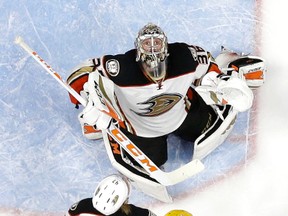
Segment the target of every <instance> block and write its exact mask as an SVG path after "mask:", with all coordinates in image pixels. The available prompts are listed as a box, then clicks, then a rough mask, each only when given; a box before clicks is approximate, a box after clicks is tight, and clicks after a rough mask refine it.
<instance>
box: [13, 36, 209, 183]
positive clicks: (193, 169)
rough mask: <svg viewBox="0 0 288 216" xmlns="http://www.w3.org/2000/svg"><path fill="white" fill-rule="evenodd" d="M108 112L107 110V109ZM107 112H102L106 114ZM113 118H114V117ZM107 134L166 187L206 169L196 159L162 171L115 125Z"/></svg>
mask: <svg viewBox="0 0 288 216" xmlns="http://www.w3.org/2000/svg"><path fill="white" fill-rule="evenodd" d="M15 43H16V44H18V45H19V46H21V47H22V48H23V49H24V50H25V51H26V52H27V53H29V54H30V55H31V56H32V57H33V58H34V59H35V60H36V61H37V62H38V63H39V64H40V65H41V66H42V67H43V68H44V69H45V70H46V71H47V72H48V73H49V74H50V75H51V76H52V77H53V78H54V79H56V80H57V81H58V82H59V83H60V84H61V85H62V86H63V87H64V88H65V89H66V90H67V91H68V92H69V93H70V94H71V95H73V96H74V97H75V98H76V99H77V100H78V101H79V102H80V103H81V104H82V105H83V106H84V107H85V106H86V104H87V101H86V100H85V99H84V98H82V97H81V96H80V95H79V94H78V93H77V92H76V91H75V90H74V89H73V88H72V87H70V86H69V85H68V84H67V83H66V82H65V81H64V80H63V79H62V78H61V76H60V75H59V74H58V73H57V72H56V71H54V70H53V68H52V67H51V66H50V65H49V64H47V63H46V62H45V61H44V60H43V58H41V57H40V56H39V55H38V54H37V53H36V52H35V51H33V50H32V49H31V48H30V47H29V46H28V45H27V44H26V43H25V42H24V40H23V39H22V38H21V37H19V36H18V37H16V39H15ZM105 110H107V109H105ZM105 110H100V111H102V112H104V113H106V114H109V113H108V112H105ZM112 117H113V116H112ZM106 132H107V133H108V134H109V135H110V136H112V137H113V138H114V139H115V140H116V141H117V142H118V144H119V145H120V146H121V147H122V148H124V149H125V150H126V151H127V152H128V154H130V155H131V157H133V158H134V159H135V161H137V163H139V165H140V166H141V167H143V168H144V169H145V171H146V172H147V173H148V174H149V176H150V177H152V178H154V179H155V180H156V181H158V182H159V183H160V184H162V185H164V186H169V185H174V184H177V183H179V182H182V181H184V180H186V179H187V178H189V177H191V176H193V175H195V174H197V173H199V172H201V171H202V170H203V169H204V165H203V163H202V162H201V161H200V160H198V159H196V160H192V161H190V162H189V163H187V164H186V165H184V166H181V167H179V168H178V169H176V170H173V171H171V172H164V171H162V170H161V169H160V168H159V167H158V166H157V165H155V164H154V162H153V161H152V160H151V159H149V157H147V156H146V155H145V154H144V153H143V152H142V151H141V150H140V149H139V148H138V147H137V146H136V145H135V144H134V143H133V142H132V141H131V140H129V139H128V138H127V136H126V135H125V134H123V133H122V132H121V131H120V130H119V128H117V127H116V126H115V124H110V126H109V128H108V129H106Z"/></svg>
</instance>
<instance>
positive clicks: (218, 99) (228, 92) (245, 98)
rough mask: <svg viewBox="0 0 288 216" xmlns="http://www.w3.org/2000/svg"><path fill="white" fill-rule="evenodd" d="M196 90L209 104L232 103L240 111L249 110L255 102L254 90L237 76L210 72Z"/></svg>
mask: <svg viewBox="0 0 288 216" xmlns="http://www.w3.org/2000/svg"><path fill="white" fill-rule="evenodd" d="M195 90H196V91H197V92H198V93H199V94H200V96H201V97H202V98H203V99H204V101H205V102H206V103H207V104H209V105H212V104H217V105H225V104H230V105H232V106H233V107H234V109H235V110H237V111H239V112H244V111H246V110H248V109H249V108H250V107H251V106H252V103H253V92H252V90H251V89H250V88H249V87H248V86H247V84H246V82H245V81H244V80H242V79H239V78H238V77H237V76H228V75H224V74H221V75H219V74H218V73H216V72H215V73H214V72H210V73H208V74H206V75H205V76H204V78H203V80H202V83H201V86H198V87H196V88H195Z"/></svg>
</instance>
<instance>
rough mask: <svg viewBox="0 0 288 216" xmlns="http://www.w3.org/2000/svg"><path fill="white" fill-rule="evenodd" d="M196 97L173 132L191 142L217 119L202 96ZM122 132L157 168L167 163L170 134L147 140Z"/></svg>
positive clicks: (135, 163)
mask: <svg viewBox="0 0 288 216" xmlns="http://www.w3.org/2000/svg"><path fill="white" fill-rule="evenodd" d="M195 96H196V97H194V98H193V103H192V106H191V108H190V110H189V112H188V114H187V117H186V118H185V120H184V122H183V123H182V124H181V126H180V127H179V128H178V129H177V130H176V131H174V132H173V134H174V135H176V136H178V137H180V138H182V139H184V140H187V141H191V142H194V141H195V140H196V139H197V138H198V137H199V136H200V135H201V134H202V133H204V132H205V131H206V130H207V129H208V128H209V127H210V126H211V125H212V124H213V123H214V122H215V121H216V119H217V115H216V113H215V111H214V109H213V108H212V107H211V106H209V105H207V104H206V103H205V102H204V101H203V100H202V98H201V97H200V96H198V97H197V95H195ZM121 131H122V132H123V133H125V135H127V137H128V138H129V139H131V141H132V142H133V143H135V144H136V145H137V146H138V147H139V148H140V149H141V150H142V151H143V152H144V153H145V154H146V155H147V156H148V157H149V158H150V159H151V160H152V161H153V162H154V163H155V164H156V165H157V166H161V165H163V164H164V163H165V162H166V161H167V154H168V153H167V138H168V135H169V134H167V135H165V136H160V137H153V138H146V137H139V136H136V135H133V134H131V133H129V132H127V131H125V130H124V129H122V128H121ZM126 156H127V157H128V158H129V159H130V161H131V162H132V163H133V164H134V165H138V164H137V162H135V161H134V160H133V158H132V157H131V156H130V155H128V154H126Z"/></svg>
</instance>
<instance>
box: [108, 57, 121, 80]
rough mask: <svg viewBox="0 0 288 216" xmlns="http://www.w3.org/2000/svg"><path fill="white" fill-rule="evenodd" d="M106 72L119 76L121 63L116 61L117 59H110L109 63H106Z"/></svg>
mask: <svg viewBox="0 0 288 216" xmlns="http://www.w3.org/2000/svg"><path fill="white" fill-rule="evenodd" d="M105 67H106V70H107V72H108V73H109V75H111V76H113V77H115V76H117V75H118V74H119V71H120V64H119V61H118V60H116V59H109V60H108V61H107V62H106V65H105Z"/></svg>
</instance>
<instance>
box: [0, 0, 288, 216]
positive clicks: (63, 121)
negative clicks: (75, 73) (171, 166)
mask: <svg viewBox="0 0 288 216" xmlns="http://www.w3.org/2000/svg"><path fill="white" fill-rule="evenodd" d="M259 2H261V1H252V0H245V1H243V0H242V1H241V0H233V1H227V0H218V1H215V0H210V1H193V0H191V1H180V0H175V1H168V0H162V1H143V0H136V1H134V0H126V1H116V0H100V1H98V0H73V1H63V0H50V1H46V0H41V1H40V0H39V1H28V0H11V1H5V0H0V12H1V13H0V35H1V36H0V72H1V76H0V81H1V85H0V92H1V96H0V110H1V111H0V112H1V115H0V122H1V123H0V137H1V143H0V182H1V185H0V214H1V212H5V213H3V215H9V214H11V215H17V214H20V213H19V212H22V210H23V211H24V212H28V211H36V212H39V211H40V212H51V215H52V212H54V213H55V212H56V213H57V212H59V214H58V215H63V214H62V212H64V211H66V210H67V209H68V208H69V207H70V205H71V204H72V203H73V202H75V201H77V200H79V199H81V198H85V197H88V196H91V193H92V192H93V190H94V187H95V186H96V185H97V183H98V182H99V181H100V180H101V179H102V178H103V177H105V176H107V175H108V174H111V173H114V172H115V170H114V169H113V168H112V166H111V165H110V162H109V159H108V156H107V155H106V152H105V148H104V144H103V142H102V141H97V142H95V141H88V140H86V139H85V138H83V137H82V135H81V130H80V126H79V123H78V120H77V115H78V112H79V110H76V109H74V107H73V105H72V104H71V103H70V102H69V99H68V94H67V92H65V90H64V89H63V88H62V87H61V86H60V85H59V84H58V83H57V82H55V80H54V79H53V78H52V77H50V76H49V75H48V74H47V73H46V72H45V71H44V70H43V68H41V67H40V66H39V65H38V63H37V62H35V60H34V59H32V58H31V57H29V55H28V54H27V53H25V52H24V51H23V50H22V49H21V48H20V47H18V46H16V45H15V44H14V43H13V40H14V38H15V37H16V36H18V35H20V36H22V37H23V38H24V40H25V41H26V42H27V43H28V44H29V45H30V46H31V47H32V48H33V49H34V50H36V51H37V52H38V53H39V55H40V56H41V57H42V58H43V59H45V61H46V62H48V63H49V64H51V66H52V67H53V68H54V69H55V70H56V71H57V72H58V73H59V74H61V76H62V77H63V78H66V77H67V76H68V75H69V73H70V70H71V68H73V67H74V66H76V65H77V64H79V63H80V62H81V61H83V60H85V59H86V58H89V57H96V56H101V55H104V54H116V53H122V52H125V51H127V50H128V49H131V48H133V43H134V38H135V35H136V33H137V31H138V30H139V28H141V27H142V26H143V25H144V24H146V23H147V22H154V23H156V24H159V25H160V26H161V27H162V28H163V29H164V30H165V32H166V33H167V35H168V38H169V41H170V42H174V41H184V42H187V43H190V44H195V45H199V46H202V47H203V48H205V49H206V50H209V51H211V52H212V54H214V55H217V54H218V53H219V51H220V46H221V45H224V46H226V47H228V48H230V49H233V50H235V51H240V52H246V53H255V52H256V51H259V46H260V45H261V42H262V43H263V44H264V45H263V47H264V48H263V49H264V51H266V52H265V53H269V54H266V55H265V56H267V57H269V59H270V58H272V59H273V60H274V61H277V59H275V56H276V55H272V54H270V52H268V51H267V50H269V48H271V47H269V46H265V44H266V43H268V38H269V37H266V38H264V39H263V41H261V40H259V36H258V38H257V31H256V30H259V29H260V30H261V29H262V25H263V23H262V20H261V19H262V17H261V16H259V13H258V11H257V10H255V9H257V8H256V6H257V7H259V6H261V5H260V4H259ZM268 8H269V7H268ZM258 9H259V8H258ZM267 10H268V9H267ZM264 14H266V13H264ZM270 15H271V14H270ZM271 26H272V25H271ZM264 27H266V26H265V25H264ZM265 29H266V28H265ZM280 34H281V32H280V33H279V32H278V34H277V36H279V35H280ZM267 35H269V36H271V32H270V26H269V28H268V27H267ZM255 38H256V39H258V40H255ZM286 38H287V37H286ZM277 42H279V41H278V40H277ZM281 45H282V44H279V46H278V47H276V48H278V49H280V48H281ZM278 51H279V50H278ZM283 62H284V59H283ZM279 70H280V71H284V68H281V67H280V66H279ZM286 77H287V75H286ZM268 78H271V76H270V77H268ZM279 83H282V82H281V81H279ZM277 84H278V82H277V83H276V85H277ZM267 85H268V86H270V87H271V88H273V86H271V85H272V84H271V82H270V84H269V81H268V82H267V84H266V86H267ZM284 87H285V86H284V85H283V88H284ZM286 89H287V88H286ZM269 91H270V88H269V89H267V87H264V89H263V90H262V92H263V93H264V95H269V93H270V92H269ZM259 98H260V99H261V97H260V96H259V94H257V97H256V102H255V106H254V107H253V109H252V110H251V111H249V112H247V113H243V114H241V115H240V116H239V119H238V122H237V124H236V127H235V128H234V131H233V133H232V134H231V136H230V137H229V138H228V140H227V141H226V142H225V143H224V144H223V145H222V146H220V148H218V149H217V150H216V151H215V152H213V154H211V155H210V156H209V157H207V158H206V159H205V160H204V163H205V165H206V170H205V171H204V172H202V173H201V174H199V175H197V176H196V177H195V178H192V179H189V180H186V181H185V182H182V183H180V184H178V185H176V186H173V187H169V188H168V189H169V192H170V193H171V195H172V196H173V197H174V198H175V203H174V204H173V205H171V204H170V205H168V204H162V203H160V202H159V201H156V200H154V199H152V198H150V197H148V196H145V195H143V194H140V193H139V192H137V191H135V190H133V191H132V194H131V202H133V203H135V204H138V205H141V206H144V207H150V208H152V209H153V210H154V211H155V212H157V213H159V214H160V213H163V211H164V212H165V211H167V210H169V209H171V208H186V209H188V210H190V211H191V212H193V214H195V215H198V216H200V215H203V216H204V215H208V214H210V215H211V214H212V213H213V214H214V215H221V216H223V215H232V213H233V215H246V216H247V215H257V214H253V213H261V216H263V215H265V214H264V213H265V212H267V215H271V214H268V213H269V212H272V209H273V210H274V209H276V210H277V211H276V212H277V213H278V214H274V215H277V216H279V215H284V212H285V210H286V213H287V210H288V207H287V206H288V201H287V200H288V197H287V194H288V190H287V186H286V187H285V186H284V187H283V186H282V187H278V185H285V184H286V185H287V183H285V182H287V181H285V180H287V176H288V175H287V171H286V170H287V167H285V166H282V164H283V163H280V167H282V171H278V170H277V169H276V168H274V166H276V165H277V166H276V167H278V166H279V163H276V162H275V158H274V157H273V156H275V157H277V154H280V155H281V156H282V159H283V160H284V159H285V154H284V152H285V151H281V149H282V148H283V147H282V146H281V145H280V143H281V144H284V143H283V142H279V143H278V145H277V146H278V148H277V154H276V153H275V154H272V156H271V155H270V154H268V153H267V152H271V151H272V150H273V149H272V150H271V149H270V148H271V147H270V146H269V145H266V146H262V143H263V144H264V143H265V142H268V141H269V138H268V139H266V140H265V139H262V138H261V139H259V133H260V132H262V133H263V134H265V131H267V130H269V131H271V128H269V126H266V125H269V124H270V123H269V124H268V123H267V122H269V120H267V117H266V118H265V117H264V118H262V119H261V121H259V120H258V119H257V116H258V114H259V112H260V111H259V110H265V111H266V110H267V112H268V113H269V111H271V109H269V107H267V106H264V105H266V103H262V102H261V101H262V100H260V99H259ZM272 100H273V99H272ZM259 101H260V102H259ZM278 101H281V102H282V109H283V110H282V111H283V112H282V113H285V112H287V102H286V101H284V100H283V99H282V98H280V100H278ZM278 101H275V103H274V104H277V102H278ZM259 104H260V105H263V106H260V105H259ZM285 107H286V109H285ZM271 112H272V111H271ZM283 118H284V119H285V117H283ZM283 118H280V117H279V116H275V118H274V119H276V120H278V119H279V121H280V122H281V123H282V126H281V129H280V134H282V133H283V134H285V132H286V133H287V132H288V130H287V128H288V127H287V123H286V122H285V121H284V122H283V120H282V119H283ZM286 120H287V117H286ZM259 122H260V123H261V124H260V123H259ZM276 122H277V121H276ZM259 124H260V126H259ZM272 125H273V126H274V127H275V128H277V127H278V125H277V124H276V123H275V122H273V123H272ZM281 132H282V133H281ZM262 133H261V134H262ZM261 137H262V136H261ZM256 138H258V139H256ZM259 140H260V141H261V145H260V144H257V143H259V142H260V141H259ZM270 140H271V139H270ZM274 141H275V140H274V139H272V140H271V141H270V142H274ZM270 142H269V143H270ZM284 142H285V141H284ZM171 143H173V145H171V146H170V149H169V157H170V161H172V162H174V163H175V166H178V165H180V164H181V163H184V162H186V161H188V160H189V156H190V154H189V151H187V148H188V149H189V148H190V146H189V144H187V143H183V142H181V141H179V140H177V139H175V137H171ZM259 152H260V153H262V154H260V153H259ZM259 154H260V156H259ZM258 157H260V158H263V157H264V158H266V157H267V158H269V160H271V163H270V164H269V165H271V167H269V169H268V171H269V173H271V174H273V175H275V177H274V178H273V179H270V178H269V173H267V172H265V171H263V172H259V169H257V168H258V166H259V163H260V165H261V163H263V167H265V166H267V164H266V163H264V162H262V161H261V162H258V163H256V162H255V161H257V160H256V159H257V158H258ZM264 161H265V160H264ZM285 161H286V164H287V159H286V160H285ZM272 162H274V163H275V164H274V163H272ZM253 171H254V172H253ZM241 173H242V175H240V174H241ZM239 175H240V177H239V179H243V178H244V180H242V181H241V180H239V179H238V176H239ZM255 175H256V176H255ZM242 176H244V177H242ZM253 176H254V177H255V178H256V179H257V180H258V181H259V184H256V185H255V184H254V182H253ZM277 176H278V178H276V177H277ZM283 176H284V178H282V179H281V177H283ZM262 177H263V178H262ZM263 179H264V180H263ZM261 180H263V181H264V182H265V184H264V185H265V188H263V187H261V184H260V181H261ZM226 181H232V182H234V184H233V183H226ZM243 181H244V183H243ZM268 182H269V183H268ZM251 186H252V189H250V187H251ZM269 186H271V189H267V188H268V187H269ZM255 188H256V189H255ZM237 189H239V190H241V189H242V190H241V192H239V191H238V190H237ZM273 189H274V190H273ZM249 190H251V191H252V192H253V194H249ZM265 190H267V192H269V194H267V193H265ZM281 190H284V191H281ZM242 192H243V194H242ZM252 192H251V193H252ZM255 192H256V193H255ZM230 193H231V194H230ZM269 195H271V197H272V198H273V200H275V201H274V202H273V200H270V199H269V198H267V199H263V196H268V197H269ZM235 196H237V197H238V196H239V198H237V199H235V198H233V199H232V197H235ZM221 197H222V199H223V203H221V202H220V201H219V200H221ZM250 199H251V202H250ZM234 200H235V203H233V201H234ZM236 201H237V202H239V203H238V204H236ZM262 203H264V204H265V206H262V207H261V206H259V205H261V204H262ZM187 204H188V205H187ZM233 204H234V205H233ZM209 206H210V207H211V210H207V207H209ZM1 207H2V209H1ZM237 208H239V209H237ZM7 209H10V210H7ZM15 209H21V211H18V210H15ZM240 209H241V211H239V210H240ZM274 213H275V211H274ZM282 213H283V214H282ZM24 214H25V213H22V215H24ZM27 214H29V213H27ZM47 214H49V213H47ZM29 215H31V214H29ZM38 215H39V214H38ZM42 215H44V213H43V214H42ZM258 215H260V214H258Z"/></svg>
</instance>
